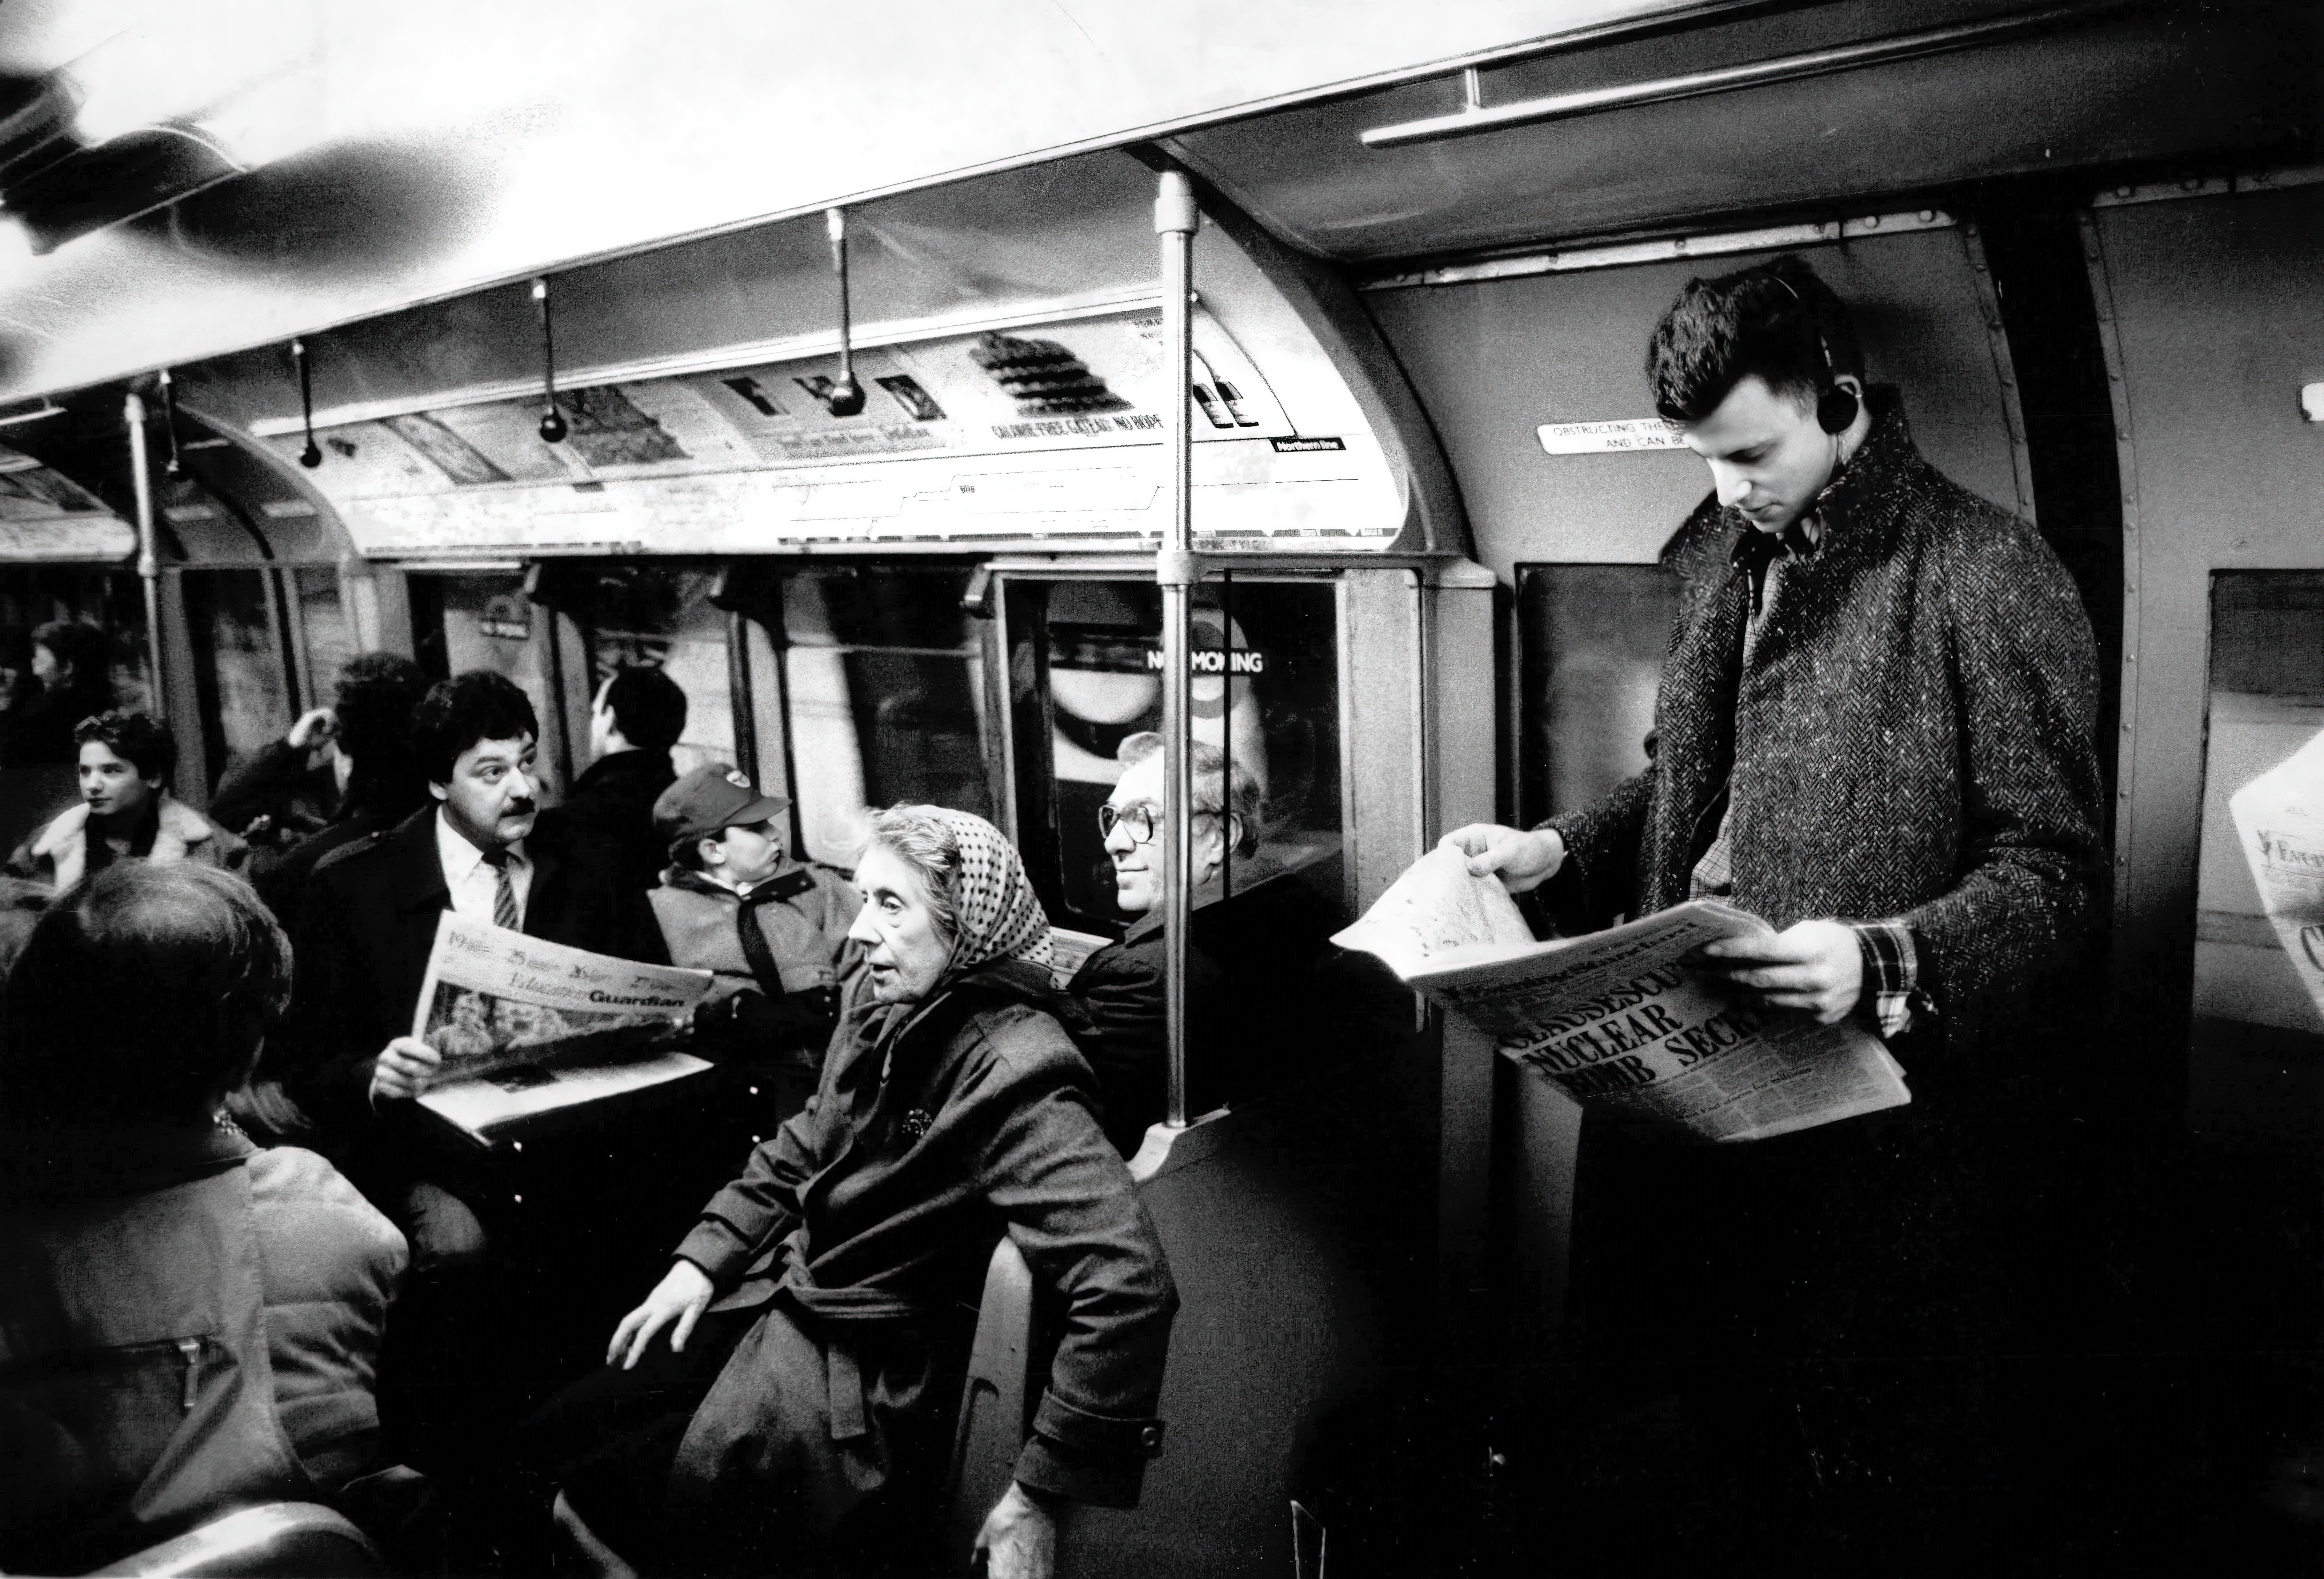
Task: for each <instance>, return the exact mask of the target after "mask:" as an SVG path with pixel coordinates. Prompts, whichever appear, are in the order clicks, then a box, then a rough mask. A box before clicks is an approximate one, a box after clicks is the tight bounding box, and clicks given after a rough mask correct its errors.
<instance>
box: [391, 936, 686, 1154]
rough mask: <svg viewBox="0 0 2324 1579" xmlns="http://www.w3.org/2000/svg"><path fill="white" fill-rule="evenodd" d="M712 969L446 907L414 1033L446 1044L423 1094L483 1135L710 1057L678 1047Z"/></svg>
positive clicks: (670, 1075) (673, 1074)
mask: <svg viewBox="0 0 2324 1579" xmlns="http://www.w3.org/2000/svg"><path fill="white" fill-rule="evenodd" d="M709 989H710V973H709V972H708V971H697V970H676V969H672V968H671V967H669V966H668V965H639V964H637V963H635V962H634V961H632V960H626V959H613V958H612V957H610V956H606V955H602V954H591V953H589V952H587V951H586V950H585V949H579V948H567V947H566V946H564V945H562V944H558V943H545V942H543V941H542V940H541V939H539V938H538V937H526V936H525V935H524V934H523V933H521V932H511V931H509V930H507V929H506V928H500V927H495V926H493V924H492V923H491V922H489V921H478V920H472V919H469V918H467V917H466V916H462V915H459V914H457V912H455V911H451V910H447V911H445V912H444V916H443V919H441V920H439V921H438V923H437V924H436V946H435V947H434V948H433V949H432V950H431V951H430V952H429V956H428V975H427V979H426V980H425V981H424V982H423V983H421V984H420V1003H419V1006H418V1008H417V1010H416V1011H415V1012H414V1013H413V1016H412V1027H411V1034H412V1035H413V1036H415V1037H417V1038H418V1039H420V1040H421V1041H424V1042H426V1043H427V1044H428V1045H429V1047H432V1048H435V1049H436V1050H437V1051H438V1052H439V1053H441V1054H442V1055H443V1056H444V1065H443V1075H442V1077H441V1079H440V1081H439V1083H438V1085H434V1086H431V1087H430V1088H429V1090H428V1091H427V1092H426V1093H425V1094H422V1095H421V1096H420V1106H422V1107H424V1108H427V1109H428V1110H429V1112H431V1113H435V1114H437V1115H438V1117H440V1118H442V1119H444V1120H445V1121H446V1122H448V1123H450V1124H452V1125H453V1126H454V1127H455V1128H457V1129H458V1130H459V1131H462V1132H463V1133H465V1134H466V1135H467V1136H468V1137H469V1138H470V1139H471V1140H476V1141H478V1142H480V1143H482V1144H484V1145H490V1144H492V1142H493V1140H494V1139H495V1138H496V1137H497V1136H498V1135H499V1134H501V1133H502V1132H503V1131H507V1130H508V1129H510V1128H511V1127H512V1126H514V1125H517V1124H519V1123H521V1122H522V1121H524V1120H527V1119H530V1118H535V1117H538V1116H539V1115H540V1114H542V1113H555V1112H558V1111H561V1110H563V1109H567V1108H571V1107H576V1106H578V1105H580V1104H581V1103H591V1102H598V1101H602V1100H604V1099H605V1098H607V1097H612V1096H618V1095H621V1094H623V1093H625V1092H631V1091H640V1090H643V1089H644V1088H645V1087H647V1086H650V1085H662V1084H665V1083H666V1082H669V1081H671V1080H679V1079H684V1078H685V1077H686V1076H689V1075H696V1074H699V1073H700V1072H701V1071H703V1070H705V1069H707V1068H709V1067H710V1065H709V1064H708V1063H707V1062H706V1061H705V1060H704V1059H701V1058H697V1057H695V1056H694V1055H692V1054H691V1053H686V1052H680V1051H678V1043H680V1042H682V1041H684V1040H685V1039H686V1037H687V1033H688V1031H689V1030H690V1029H691V1027H692V1024H693V1018H694V1006H695V1005H696V1004H697V1003H699V1002H702V1000H703V997H704V996H705V994H706V993H708V991H709Z"/></svg>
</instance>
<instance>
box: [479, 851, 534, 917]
mask: <svg viewBox="0 0 2324 1579" xmlns="http://www.w3.org/2000/svg"><path fill="white" fill-rule="evenodd" d="M484 864H486V865H487V866H490V867H491V868H492V869H493V926H495V927H505V928H508V929H509V930H510V931H512V932H521V931H523V930H524V912H523V910H520V909H519V908H518V907H517V902H516V884H515V883H513V882H511V881H510V880H509V852H508V849H507V846H505V845H503V847H501V848H500V849H497V850H487V851H485V852H484Z"/></svg>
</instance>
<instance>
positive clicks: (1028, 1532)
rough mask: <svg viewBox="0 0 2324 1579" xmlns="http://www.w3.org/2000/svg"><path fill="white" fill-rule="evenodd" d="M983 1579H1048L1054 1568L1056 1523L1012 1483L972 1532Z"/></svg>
mask: <svg viewBox="0 0 2324 1579" xmlns="http://www.w3.org/2000/svg"><path fill="white" fill-rule="evenodd" d="M975 1555H976V1556H980V1557H982V1558H983V1559H984V1574H985V1579H1049V1575H1050V1574H1053V1573H1054V1572H1056V1566H1057V1519H1056V1514H1054V1513H1051V1512H1050V1511H1049V1510H1048V1509H1047V1508H1046V1507H1044V1506H1043V1505H1042V1504H1041V1503H1039V1502H1037V1501H1034V1500H1033V1498H1032V1497H1031V1496H1029V1495H1028V1494H1027V1492H1026V1491H1025V1488H1024V1487H1022V1486H1020V1485H1019V1484H1018V1483H1017V1482H1014V1481H1011V1482H1009V1489H1008V1490H1007V1491H1003V1492H1001V1501H998V1502H995V1503H994V1504H993V1505H992V1511H991V1512H990V1513H988V1514H986V1515H985V1516H984V1528H982V1529H980V1530H978V1531H977V1532H976V1552H975Z"/></svg>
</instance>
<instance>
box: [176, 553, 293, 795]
mask: <svg viewBox="0 0 2324 1579" xmlns="http://www.w3.org/2000/svg"><path fill="white" fill-rule="evenodd" d="M185 589H186V614H187V618H188V620H189V622H190V623H191V624H192V626H193V637H194V656H195V662H194V687H195V692H196V694H197V695H198V697H200V699H201V706H202V741H203V745H204V746H205V748H206V751H205V754H206V756H207V758H208V768H209V781H210V782H211V783H212V784H216V783H217V781H218V780H219V779H221V778H223V777H224V776H225V775H226V773H228V772H230V771H233V770H234V769H235V768H237V767H239V766H241V765H242V764H243V763H244V762H248V761H249V760H250V759H252V758H253V757H254V756H256V755H257V754H258V753H260V752H262V751H263V750H265V749H266V747H267V746H268V745H269V744H271V743H272V742H274V741H276V740H278V739H280V738H281V735H282V733H283V731H285V730H286V729H288V728H289V727H290V726H291V716H292V709H291V688H290V674H289V671H288V669H287V668H286V667H285V665H284V663H283V660H282V644H281V609H280V605H278V603H277V601H276V593H275V581H274V577H273V576H272V573H270V572H268V571H264V570H200V571H191V570H189V571H188V572H186V574H185ZM190 743H191V742H187V741H181V743H180V749H181V750H182V749H183V748H184V746H185V745H188V744H190Z"/></svg>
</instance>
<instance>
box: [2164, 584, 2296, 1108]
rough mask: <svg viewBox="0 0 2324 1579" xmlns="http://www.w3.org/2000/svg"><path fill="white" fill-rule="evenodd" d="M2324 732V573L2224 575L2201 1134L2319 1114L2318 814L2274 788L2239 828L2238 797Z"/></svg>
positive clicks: (2200, 939) (2215, 621)
mask: <svg viewBox="0 0 2324 1579" xmlns="http://www.w3.org/2000/svg"><path fill="white" fill-rule="evenodd" d="M2319 734H2324V574H2319V573H2318V572H2315V571H2239V572H2222V573H2220V574H2218V575H2217V576H2215V577H2213V580H2212V586H2211V689H2210V707H2209V734H2208V739H2207V740H2206V742H2205V744H2204V756H2205V760H2204V781H2203V826H2202V845H2201V858H2200V864H2199V868H2198V873H2197V878H2196V901H2195V902H2196V918H2195V977H2194V1021H2193V1028H2192V1032H2193V1045H2192V1048H2191V1056H2190V1059H2189V1065H2188V1080H2189V1085H2188V1103H2189V1117H2190V1120H2191V1121H2192V1122H2193V1123H2194V1124H2195V1125H2196V1127H2198V1128H2201V1129H2220V1130H2229V1131H2243V1132H2246V1133H2258V1134H2264V1135H2272V1136H2273V1137H2275V1138H2277V1139H2281V1140H2303V1141H2304V1140H2309V1139H2310V1138H2311V1137H2312V1135H2313V1134H2314V1132H2315V1131H2316V1128H2317V1126H2318V1125H2319V1124H2324V1096H2319V1088H2318V1085H2317V1081H2316V1077H2315V1071H2316V1070H2317V1069H2318V1068H2319V1067H2324V958H2319V953H2324V951H2314V950H2311V947H2310V939H2311V937H2313V936H2315V934H2314V933H2312V932H2311V931H2310V930H2309V929H2307V928H2303V926H2302V925H2301V917H2302V915H2303V914H2306V915H2309V916H2310V919H2324V900H2319V898H2318V894H2319V891H2324V883H2318V882H2315V881H2314V880H2313V879H2312V877H2311V876H2310V863H2311V862H2312V860H2313V858H2314V856H2313V852H2312V851H2311V850H2310V849H2309V848H2308V846H2310V845H2312V843H2313V837H2312V831H2311V830H2312V829H2313V827H2314V826H2315V824H2314V822H2313V820H2312V819H2301V818H2300V817H2287V816H2282V815H2277V814H2275V813H2274V812H2273V811H2264V809H2263V808H2283V807H2284V806H2285V803H2286V798H2285V797H2283V796H2282V795H2280V794H2278V795H2268V794H2266V793H2265V792H2264V791H2265V786H2263V787H2262V789H2261V790H2260V791H2257V792H2255V793H2256V794H2257V797H2258V798H2257V799H2256V800H2255V801H2247V802H2246V803H2245V806H2244V812H2245V819H2246V821H2247V822H2249V823H2250V825H2251V826H2249V827H2247V828H2246V827H2239V826H2238V822H2237V817H2236V808H2235V806H2234V805H2233V804H2232V803H2233V802H2234V801H2235V799H2236V796H2237V794H2238V792H2239V791H2242V790H2244V789H2246V787H2248V786H2251V785H2253V783H2254V781H2255V780H2262V779H2264V778H2266V777H2267V776H2269V775H2271V774H2273V773H2275V772H2276V771H2278V770H2280V769H2282V766H2283V764H2284V763H2285V762H2288V761H2289V760H2290V759H2291V758H2292V757H2293V756H2294V755H2295V754H2296V753H2300V752H2301V750H2302V749H2303V748H2304V747H2307V746H2308V745H2309V744H2310V743H2311V742H2314V741H2315V740H2316V739H2317V738H2318V737H2319ZM2254 819H2255V820H2254ZM2263 839H2264V840H2265V842H2266V846H2267V847H2263V846H2262V843H2261V841H2262V840H2263ZM2263 872H2264V873H2266V875H2267V876H2268V879H2269V887H2270V889H2271V890H2272V891H2273V898H2274V900H2275V901H2276V903H2275V907H2274V908H2275V910H2276V912H2277V915H2276V917H2274V918H2271V916H2270V913H2269V905H2268V902H2267V900H2268V898H2269V895H2268V894H2266V893H2264V892H2263V891H2262V888H2261V884H2260V876H2261V873H2263ZM2279 922H2285V923H2288V924H2283V925H2280V924H2279ZM2287 937H2289V938H2290V939H2291V940H2292V942H2293V946H2295V947H2297V948H2298V949H2299V950H2300V953H2299V955H2297V956H2295V955H2294V954H2293V953H2292V951H2291V950H2290V949H2287V947H2286V946H2285V945H2286V941H2287Z"/></svg>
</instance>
